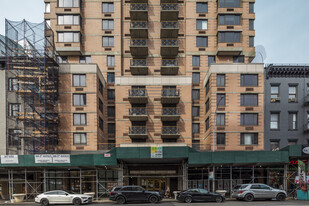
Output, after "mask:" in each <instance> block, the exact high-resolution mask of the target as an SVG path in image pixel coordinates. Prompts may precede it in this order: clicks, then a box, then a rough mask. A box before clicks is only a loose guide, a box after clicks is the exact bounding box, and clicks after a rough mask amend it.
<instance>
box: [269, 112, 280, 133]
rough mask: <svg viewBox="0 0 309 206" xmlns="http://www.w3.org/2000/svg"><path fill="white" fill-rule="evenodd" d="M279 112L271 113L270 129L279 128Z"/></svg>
mask: <svg viewBox="0 0 309 206" xmlns="http://www.w3.org/2000/svg"><path fill="white" fill-rule="evenodd" d="M279 117H280V115H279V113H270V129H273V130H278V129H279Z"/></svg>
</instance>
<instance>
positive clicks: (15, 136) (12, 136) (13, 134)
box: [8, 129, 22, 147]
mask: <svg viewBox="0 0 309 206" xmlns="http://www.w3.org/2000/svg"><path fill="white" fill-rule="evenodd" d="M21 134H22V131H21V130H20V129H9V141H8V144H9V146H17V147H18V146H20V144H21V139H20V135H21Z"/></svg>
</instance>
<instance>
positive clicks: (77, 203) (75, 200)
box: [73, 198, 82, 205]
mask: <svg viewBox="0 0 309 206" xmlns="http://www.w3.org/2000/svg"><path fill="white" fill-rule="evenodd" d="M81 203H82V201H81V200H80V199H79V198H75V199H74V200H73V204H74V205H80V204H81Z"/></svg>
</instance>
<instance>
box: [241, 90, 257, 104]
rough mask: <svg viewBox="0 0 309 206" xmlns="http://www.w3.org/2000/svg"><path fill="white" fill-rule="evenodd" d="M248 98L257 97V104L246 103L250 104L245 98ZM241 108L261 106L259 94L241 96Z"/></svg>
mask: <svg viewBox="0 0 309 206" xmlns="http://www.w3.org/2000/svg"><path fill="white" fill-rule="evenodd" d="M248 96H255V97H256V102H255V104H248V103H246V102H248V100H246V98H245V97H248ZM250 101H253V100H252V99H250ZM240 106H242V107H258V106H259V95H258V94H251V93H243V94H240Z"/></svg>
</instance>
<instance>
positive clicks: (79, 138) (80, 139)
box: [73, 133, 87, 145]
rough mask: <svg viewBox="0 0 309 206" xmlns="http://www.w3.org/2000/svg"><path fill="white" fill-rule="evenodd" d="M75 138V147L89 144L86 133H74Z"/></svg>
mask: <svg viewBox="0 0 309 206" xmlns="http://www.w3.org/2000/svg"><path fill="white" fill-rule="evenodd" d="M73 137H74V139H73V144H74V145H86V144H87V136H86V133H74V135H73Z"/></svg>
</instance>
